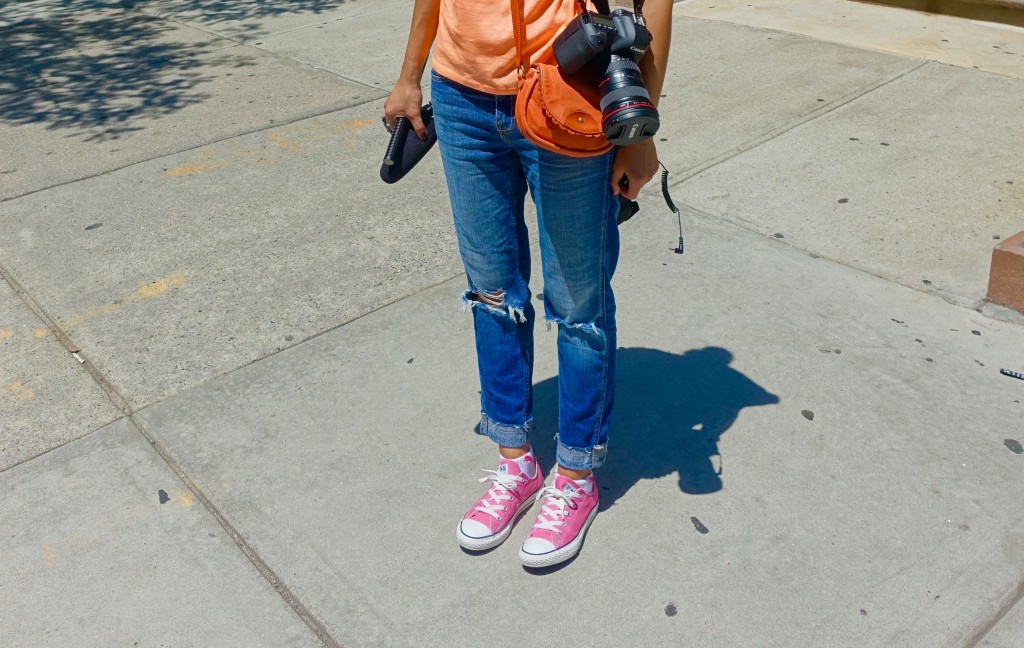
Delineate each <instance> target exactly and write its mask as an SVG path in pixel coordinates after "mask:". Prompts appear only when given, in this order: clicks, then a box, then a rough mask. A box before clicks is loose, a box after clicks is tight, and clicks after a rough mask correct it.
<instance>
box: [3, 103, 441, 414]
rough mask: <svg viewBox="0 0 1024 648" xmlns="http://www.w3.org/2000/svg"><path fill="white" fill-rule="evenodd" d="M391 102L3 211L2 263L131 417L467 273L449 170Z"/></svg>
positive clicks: (154, 164) (132, 170)
mask: <svg viewBox="0 0 1024 648" xmlns="http://www.w3.org/2000/svg"><path fill="white" fill-rule="evenodd" d="M381 113H382V102H380V101H377V102H374V103H372V104H366V105H361V106H358V107H355V108H353V109H350V110H345V111H341V112H335V113H331V114H329V115H324V116H321V117H316V118H313V119H308V120H304V121H300V122H296V123H293V124H290V125H287V126H283V127H281V128H277V129H271V130H268V131H261V132H257V133H253V134H250V135H247V136H244V137H240V138H234V139H231V140H227V141H223V142H219V143H217V144H213V145H210V146H205V147H201V148H198V149H196V150H192V151H187V152H184V153H181V154H177V155H173V156H169V157H165V158H160V159H157V160H152V161H149V162H145V163H141V164H137V165H134V166H131V167H129V168H126V169H122V170H119V171H116V172H113V173H110V174H107V175H103V176H100V177H97V178H92V179H89V180H85V181H82V182H79V183H75V184H73V185H65V186H61V187H56V188H53V189H50V190H48V191H45V192H40V193H36V194H32V195H29V196H24V197H22V198H19V199H16V200H10V201H7V202H5V203H3V204H0V257H2V258H3V259H4V262H5V265H6V266H7V267H8V268H9V269H10V270H11V271H12V272H13V273H14V274H15V276H17V277H18V279H19V281H20V282H22V283H23V285H24V286H25V288H26V290H28V291H29V292H30V293H31V294H32V295H33V296H34V297H35V298H36V299H37V300H38V301H39V302H40V303H41V304H43V306H44V307H45V308H46V309H47V312H49V313H50V314H51V316H52V317H54V319H55V320H56V321H57V322H58V323H59V324H60V325H61V326H62V327H64V328H65V329H66V330H67V331H68V332H69V333H70V335H71V337H72V338H73V339H74V340H75V342H76V343H77V344H78V345H79V346H81V347H82V348H83V349H84V350H85V352H86V353H87V354H88V356H89V358H90V359H91V360H92V361H93V362H94V363H95V364H96V366H97V367H98V368H99V369H100V370H101V371H102V372H103V373H104V375H106V376H107V377H108V378H109V379H110V380H111V382H112V383H113V384H114V385H115V387H116V388H117V389H118V390H119V391H120V392H121V393H122V395H124V396H125V397H126V398H127V399H128V400H129V402H130V403H132V405H133V406H134V407H141V406H142V405H146V404H149V403H152V402H154V401H155V400H159V399H160V398H164V397H166V396H168V395H169V394H172V393H174V392H177V391H180V390H182V389H185V388H188V387H190V386H193V385H196V384H199V383H201V382H204V381H206V380H208V379H210V378H212V377H213V376H216V375H219V374H222V373H225V372H227V371H230V370H232V369H235V368H237V367H239V366H241V365H244V364H246V363H248V362H252V361H253V360H256V359H258V358H261V357H263V356H265V355H267V354H270V353H274V352H276V351H278V350H280V349H282V348H285V347H288V346H291V345H293V344H296V343H298V342H299V341H301V340H303V339H305V338H307V337H310V336H312V335H315V334H317V333H321V332H323V331H325V330H328V329H330V328H332V327H335V326H338V325H340V324H342V323H344V322H346V321H348V320H350V319H352V318H354V317H358V316H360V315H362V314H365V313H366V312H369V311H371V310H373V309H375V308H378V307H380V306H382V305H384V304H388V303H390V302H393V301H395V300H397V299H399V298H401V297H403V296H405V295H407V294H410V293H412V292H415V291H417V290H420V289H422V288H424V287H427V286H430V285H433V284H435V283H437V282H439V281H444V280H447V279H449V278H451V277H453V276H455V275H456V274H459V273H460V272H461V266H460V264H459V261H458V258H457V255H456V251H455V248H456V246H455V241H454V233H453V231H452V225H451V217H450V215H449V210H448V202H447V196H446V194H445V193H444V181H443V179H442V176H441V171H440V160H439V158H438V156H437V155H436V153H432V154H431V156H430V157H428V158H427V159H426V160H424V162H423V163H421V164H420V165H419V166H418V167H417V168H416V169H415V170H414V171H413V173H411V174H410V175H409V176H408V177H407V178H405V179H403V180H402V183H401V184H399V185H395V186H393V187H388V186H386V185H384V184H383V183H382V182H381V180H380V178H379V175H378V169H379V167H380V161H381V159H382V157H383V150H384V147H385V145H386V144H387V134H386V133H385V131H384V129H383V128H382V127H381V124H380V115H381Z"/></svg>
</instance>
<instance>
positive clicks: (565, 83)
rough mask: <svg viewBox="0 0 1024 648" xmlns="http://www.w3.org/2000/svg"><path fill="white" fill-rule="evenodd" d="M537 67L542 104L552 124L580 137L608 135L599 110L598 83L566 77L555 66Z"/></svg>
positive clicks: (539, 65) (535, 66)
mask: <svg viewBox="0 0 1024 648" xmlns="http://www.w3.org/2000/svg"><path fill="white" fill-rule="evenodd" d="M533 67H534V69H535V70H536V73H537V76H539V77H540V84H539V85H540V87H539V90H540V100H541V102H542V103H543V104H544V111H545V112H546V113H547V114H548V116H549V117H550V118H551V120H552V121H554V122H555V123H556V124H557V125H558V126H559V127H561V128H564V129H565V130H567V131H570V132H573V133H579V134H580V135H586V136H590V137H595V136H603V135H604V130H603V128H602V126H601V109H600V108H599V107H598V106H599V105H600V101H601V97H600V91H599V90H598V88H597V84H596V83H588V82H586V81H584V80H582V79H579V78H577V77H575V76H568V75H563V74H562V72H561V70H559V69H558V67H557V66H555V65H547V64H537V65H534V66H533ZM535 90H536V88H535Z"/></svg>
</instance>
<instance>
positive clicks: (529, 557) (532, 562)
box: [519, 506, 598, 568]
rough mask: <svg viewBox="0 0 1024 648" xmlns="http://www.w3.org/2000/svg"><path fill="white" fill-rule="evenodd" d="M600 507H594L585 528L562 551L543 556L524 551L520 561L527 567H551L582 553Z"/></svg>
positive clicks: (521, 551) (520, 551) (555, 550)
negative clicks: (585, 538) (581, 550)
mask: <svg viewBox="0 0 1024 648" xmlns="http://www.w3.org/2000/svg"><path fill="white" fill-rule="evenodd" d="M597 509H598V507H596V506H595V507H594V510H593V511H591V512H590V515H588V516H587V521H586V522H585V523H584V524H583V528H582V529H580V532H579V535H577V536H576V537H575V538H573V541H572V542H570V543H569V544H567V545H565V546H564V547H562V548H561V549H553V550H552V551H549V552H547V553H543V554H531V553H526V552H525V551H523V550H522V549H520V550H519V560H521V561H522V563H523V565H524V566H525V567H533V568H539V567H550V566H552V565H557V564H558V563H562V562H565V561H566V560H569V559H570V558H572V557H573V556H575V555H576V554H578V553H579V552H580V548H581V547H582V546H583V538H584V537H585V536H586V535H587V531H588V530H589V529H590V524H591V522H593V521H594V518H595V517H597Z"/></svg>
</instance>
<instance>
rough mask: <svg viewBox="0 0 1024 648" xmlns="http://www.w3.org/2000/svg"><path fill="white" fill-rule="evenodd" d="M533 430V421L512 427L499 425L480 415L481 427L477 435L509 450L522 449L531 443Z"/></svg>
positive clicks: (505, 424)
mask: <svg viewBox="0 0 1024 648" xmlns="http://www.w3.org/2000/svg"><path fill="white" fill-rule="evenodd" d="M532 428H533V419H531V420H529V421H527V422H526V423H525V424H524V425H510V424H508V423H497V422H495V421H492V420H491V419H489V418H488V417H487V415H486V414H484V413H482V412H481V413H480V427H479V428H477V434H482V435H484V436H486V437H487V438H489V439H490V440H491V441H494V442H495V443H497V444H498V445H503V446H505V447H507V448H521V447H523V446H524V445H526V444H527V443H529V442H530V430H531V429H532Z"/></svg>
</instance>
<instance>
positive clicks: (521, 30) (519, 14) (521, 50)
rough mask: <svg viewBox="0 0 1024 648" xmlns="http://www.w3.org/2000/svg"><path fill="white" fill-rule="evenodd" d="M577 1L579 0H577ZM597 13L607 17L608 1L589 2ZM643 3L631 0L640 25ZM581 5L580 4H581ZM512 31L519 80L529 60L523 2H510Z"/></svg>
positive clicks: (608, 12) (595, 0) (642, 1)
mask: <svg viewBox="0 0 1024 648" xmlns="http://www.w3.org/2000/svg"><path fill="white" fill-rule="evenodd" d="M577 1H579V0H577ZM591 1H592V2H593V3H594V8H595V9H597V11H598V13H601V14H604V15H606V16H607V15H608V14H610V13H611V8H610V7H609V5H608V0H591ZM644 2H645V0H633V13H635V14H636V16H637V18H638V19H639V21H640V24H641V25H642V24H644V14H643V10H644ZM581 4H582V2H581ZM512 30H513V32H514V36H515V41H516V60H517V61H518V64H519V78H520V79H522V78H523V77H525V76H526V71H527V70H529V69H530V58H529V57H528V56H527V55H526V15H525V14H524V13H523V0H512Z"/></svg>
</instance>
